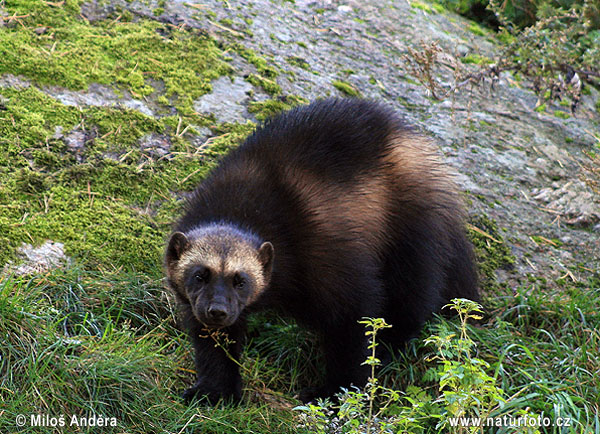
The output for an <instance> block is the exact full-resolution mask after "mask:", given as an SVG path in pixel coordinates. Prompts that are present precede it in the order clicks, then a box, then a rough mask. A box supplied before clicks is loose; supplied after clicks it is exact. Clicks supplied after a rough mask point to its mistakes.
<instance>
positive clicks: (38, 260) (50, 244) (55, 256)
mask: <svg viewBox="0 0 600 434" xmlns="http://www.w3.org/2000/svg"><path fill="white" fill-rule="evenodd" d="M64 247H65V246H64V244H63V243H59V242H54V241H46V242H45V243H44V244H42V245H41V246H39V247H33V246H32V245H31V244H26V243H23V244H22V245H21V247H19V248H18V249H17V256H18V258H19V261H18V264H15V263H8V264H6V266H5V267H4V272H5V273H12V274H16V275H18V276H27V275H32V274H40V273H45V272H47V271H50V270H52V269H54V268H59V267H63V266H65V265H67V264H69V263H70V262H71V260H70V259H69V258H68V257H67V256H66V255H65V251H64Z"/></svg>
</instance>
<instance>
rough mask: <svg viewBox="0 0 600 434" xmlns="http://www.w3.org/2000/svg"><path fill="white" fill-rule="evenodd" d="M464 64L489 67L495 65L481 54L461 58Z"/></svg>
mask: <svg viewBox="0 0 600 434" xmlns="http://www.w3.org/2000/svg"><path fill="white" fill-rule="evenodd" d="M460 61H461V62H462V63H466V64H475V65H489V64H492V63H494V61H493V60H492V59H490V58H489V57H485V56H481V55H479V54H467V55H466V56H464V57H461V58H460Z"/></svg>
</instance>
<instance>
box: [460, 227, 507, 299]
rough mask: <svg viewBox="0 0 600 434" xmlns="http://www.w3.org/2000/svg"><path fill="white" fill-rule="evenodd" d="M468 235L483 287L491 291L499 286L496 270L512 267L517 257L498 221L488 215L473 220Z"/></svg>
mask: <svg viewBox="0 0 600 434" xmlns="http://www.w3.org/2000/svg"><path fill="white" fill-rule="evenodd" d="M468 235H469V238H470V240H471V242H472V243H473V247H474V248H475V255H476V257H477V263H478V268H479V276H480V278H481V284H482V288H484V291H485V292H488V293H489V292H491V291H493V290H495V289H496V288H497V286H498V284H497V281H496V270H498V269H510V268H512V267H513V266H514V263H515V257H514V255H513V254H512V252H511V250H510V247H509V246H508V245H507V244H506V242H505V241H504V239H503V237H502V235H501V234H500V231H499V230H498V225H497V224H496V222H495V221H493V220H491V219H490V218H488V217H486V216H480V217H477V218H474V219H472V220H471V222H470V225H469V227H468Z"/></svg>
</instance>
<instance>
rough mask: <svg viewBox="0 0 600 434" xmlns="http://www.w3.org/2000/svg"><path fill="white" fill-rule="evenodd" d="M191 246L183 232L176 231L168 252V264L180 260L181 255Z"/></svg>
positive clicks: (170, 241)
mask: <svg viewBox="0 0 600 434" xmlns="http://www.w3.org/2000/svg"><path fill="white" fill-rule="evenodd" d="M189 246H190V242H189V241H188V239H187V237H186V236H185V234H184V233H183V232H175V233H174V234H173V235H171V239H170V240H169V246H168V247H167V254H166V261H167V265H170V264H173V263H175V262H177V261H179V259H180V258H181V255H182V254H183V252H185V251H186V250H187V249H188V247H189Z"/></svg>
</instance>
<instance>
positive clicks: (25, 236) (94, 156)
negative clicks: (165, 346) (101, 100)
mask: <svg viewBox="0 0 600 434" xmlns="http://www.w3.org/2000/svg"><path fill="white" fill-rule="evenodd" d="M2 94H3V96H4V98H5V102H4V106H5V110H2V111H1V112H0V119H1V120H2V121H1V122H0V142H1V144H2V146H0V234H1V235H0V243H2V245H3V248H2V249H1V250H0V263H5V262H6V261H7V260H9V259H14V254H15V250H16V248H17V247H19V246H20V245H21V244H22V243H23V242H28V243H33V244H36V245H37V244H42V243H43V242H44V240H46V239H52V240H55V241H60V242H63V243H64V244H65V249H66V253H67V254H68V255H69V256H73V257H75V258H76V261H77V263H79V264H82V265H84V266H86V267H92V268H96V267H107V266H108V267H124V268H126V269H128V270H141V271H144V272H147V273H150V274H152V275H155V276H158V275H160V274H161V266H160V263H161V259H160V256H161V252H162V250H163V248H164V245H163V243H164V236H165V234H166V233H167V232H168V231H169V225H170V222H171V221H172V220H173V218H174V214H175V212H176V211H177V209H178V204H177V201H176V199H175V197H173V195H172V194H171V192H172V191H185V190H191V189H193V188H194V187H195V185H196V184H197V183H198V182H199V181H200V180H201V179H203V178H204V177H205V176H206V174H207V173H208V171H209V170H210V169H211V168H212V167H213V166H214V164H215V162H216V161H217V160H218V158H220V156H221V155H223V154H224V153H226V152H227V151H228V150H229V149H231V147H233V146H235V144H237V143H239V142H240V141H241V140H242V139H243V137H245V135H247V134H248V133H249V132H250V131H251V130H252V128H253V127H254V125H253V124H251V123H250V124H242V125H229V126H227V127H226V128H224V129H222V130H221V131H218V133H220V134H222V135H221V136H219V137H217V138H216V139H215V140H214V141H213V145H212V146H211V147H209V148H208V149H207V150H206V152H204V154H203V156H202V163H201V164H200V163H199V157H198V155H197V154H196V153H195V150H194V149H190V146H189V144H188V143H187V142H186V141H185V140H183V139H182V138H181V137H178V136H175V133H176V125H177V124H178V123H179V121H176V120H175V119H173V118H163V119H161V120H156V119H154V118H151V117H148V116H145V115H143V114H141V113H139V112H136V111H133V110H125V109H118V108H103V107H90V108H85V109H78V108H75V107H66V106H63V105H62V104H60V103H59V102H58V101H56V100H54V99H53V98H51V97H49V96H47V95H45V94H44V93H42V92H41V91H39V90H37V89H35V88H33V87H30V88H27V89H20V90H16V89H10V88H6V89H2ZM178 119H179V120H181V118H178ZM59 127H60V128H59ZM181 128H184V126H181ZM60 129H62V131H63V134H65V135H67V134H68V133H69V131H70V130H72V129H78V130H79V129H84V131H85V132H86V135H87V136H89V139H88V140H87V141H86V142H85V143H83V144H82V147H81V149H77V150H74V149H70V148H69V147H68V146H66V145H65V143H64V141H63V140H62V139H60V138H57V137H58V136H56V135H55V133H56V131H57V130H60ZM147 134H162V135H163V136H164V137H165V140H166V141H167V142H168V143H169V144H170V145H169V146H170V148H169V149H168V151H169V152H170V156H169V158H168V159H160V158H158V157H157V156H152V155H151V154H149V153H148V152H147V151H145V150H143V149H142V148H141V147H140V145H139V140H140V139H141V138H142V137H143V136H145V135H147ZM75 155H77V158H75Z"/></svg>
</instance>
